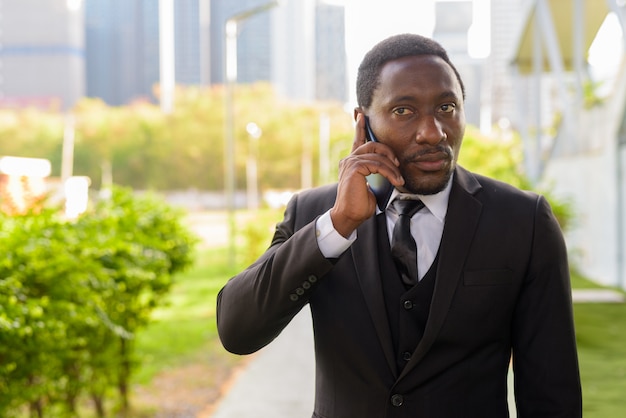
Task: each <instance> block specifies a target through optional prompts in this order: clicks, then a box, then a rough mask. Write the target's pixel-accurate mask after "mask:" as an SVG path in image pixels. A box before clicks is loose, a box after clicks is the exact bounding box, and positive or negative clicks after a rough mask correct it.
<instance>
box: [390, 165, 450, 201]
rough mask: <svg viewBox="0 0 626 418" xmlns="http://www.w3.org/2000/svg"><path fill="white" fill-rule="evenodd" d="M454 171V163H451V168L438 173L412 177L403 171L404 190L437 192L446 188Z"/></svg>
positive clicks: (410, 191) (412, 192) (421, 193)
mask: <svg viewBox="0 0 626 418" xmlns="http://www.w3.org/2000/svg"><path fill="white" fill-rule="evenodd" d="M452 173H454V164H452V165H451V167H450V170H448V171H444V172H438V173H436V174H427V175H423V176H412V177H411V176H410V175H409V176H407V175H406V174H404V173H403V174H402V175H403V176H404V182H405V183H404V186H403V187H402V188H403V189H405V190H402V191H403V192H407V193H411V194H420V195H431V194H437V193H439V192H440V191H442V190H443V189H445V188H446V186H447V185H448V182H449V181H450V178H451V177H452Z"/></svg>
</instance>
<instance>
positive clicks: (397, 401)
mask: <svg viewBox="0 0 626 418" xmlns="http://www.w3.org/2000/svg"><path fill="white" fill-rule="evenodd" d="M403 403H404V398H403V397H402V395H398V394H395V395H393V396H392V397H391V404H392V405H393V406H402V404H403Z"/></svg>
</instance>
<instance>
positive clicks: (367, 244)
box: [351, 212, 397, 376]
mask: <svg viewBox="0 0 626 418" xmlns="http://www.w3.org/2000/svg"><path fill="white" fill-rule="evenodd" d="M381 217H382V219H381ZM384 217H385V214H384V212H383V213H380V214H378V215H376V216H373V217H371V218H370V219H368V220H367V221H366V222H364V223H363V224H362V225H361V226H360V227H359V229H358V230H357V234H358V239H357V240H356V241H355V242H354V244H353V245H352V247H351V251H352V257H353V260H354V268H355V269H356V272H357V277H358V279H359V283H360V284H361V290H362V291H363V296H364V298H365V301H366V303H367V305H368V308H369V311H370V315H371V317H372V321H373V322H374V327H375V328H376V333H377V334H378V339H379V340H380V344H381V346H382V347H383V351H384V353H385V358H386V359H387V363H388V365H389V368H390V369H391V370H392V373H393V375H394V376H396V375H397V371H396V362H395V356H394V352H393V342H392V341H393V340H392V338H391V330H390V329H389V320H388V318H387V310H386V309H385V299H384V295H383V287H382V283H381V281H380V264H379V260H378V257H373V255H374V254H377V253H378V241H377V240H378V239H379V238H378V233H377V230H378V227H377V222H385V219H384Z"/></svg>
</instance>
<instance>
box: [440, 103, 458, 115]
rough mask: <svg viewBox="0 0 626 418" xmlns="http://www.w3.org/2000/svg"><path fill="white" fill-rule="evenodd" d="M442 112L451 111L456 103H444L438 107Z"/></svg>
mask: <svg viewBox="0 0 626 418" xmlns="http://www.w3.org/2000/svg"><path fill="white" fill-rule="evenodd" d="M439 109H440V110H441V111H442V112H443V113H452V112H454V109H456V105H455V104H454V103H446V104H444V105H442V106H441V107H440V108H439Z"/></svg>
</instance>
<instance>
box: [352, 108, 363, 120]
mask: <svg viewBox="0 0 626 418" xmlns="http://www.w3.org/2000/svg"><path fill="white" fill-rule="evenodd" d="M359 113H361V114H363V115H364V116H365V112H363V109H361V108H360V107H355V108H354V115H353V116H354V120H355V121H356V117H357V116H358V115H359Z"/></svg>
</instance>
